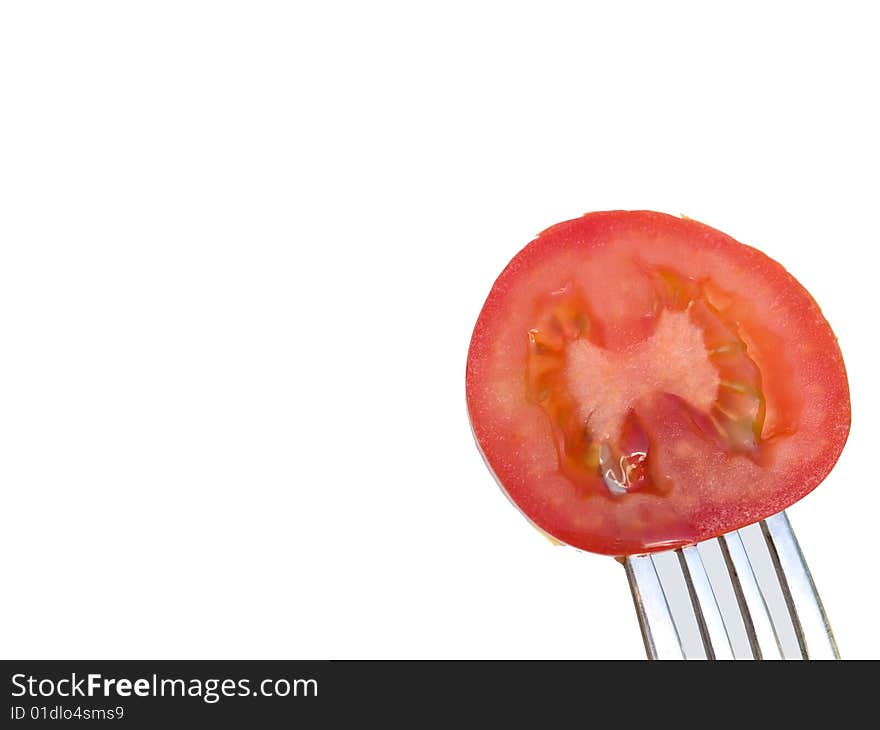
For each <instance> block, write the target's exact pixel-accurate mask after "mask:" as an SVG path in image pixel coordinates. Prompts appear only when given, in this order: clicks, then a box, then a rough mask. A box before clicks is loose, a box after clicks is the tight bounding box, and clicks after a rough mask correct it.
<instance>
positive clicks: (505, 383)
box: [467, 211, 850, 555]
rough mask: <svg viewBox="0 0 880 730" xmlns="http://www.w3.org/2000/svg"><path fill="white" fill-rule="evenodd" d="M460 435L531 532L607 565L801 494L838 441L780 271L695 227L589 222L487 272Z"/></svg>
mask: <svg viewBox="0 0 880 730" xmlns="http://www.w3.org/2000/svg"><path fill="white" fill-rule="evenodd" d="M467 397H468V409H469V413H470V417H471V423H472V425H473V428H474V433H475V435H476V438H477V441H478V443H479V445H480V447H481V449H482V451H483V454H484V456H485V457H486V460H487V462H488V464H489V466H490V468H491V469H492V470H493V472H494V473H495V475H496V476H497V478H498V480H499V481H500V483H501V485H502V486H503V487H504V489H505V490H506V491H507V493H508V494H509V495H510V497H511V498H512V499H513V501H514V502H515V503H516V504H517V505H518V506H519V507H520V509H521V510H522V511H523V512H524V513H525V515H526V516H527V517H528V518H529V519H530V520H532V522H534V523H535V524H536V525H537V526H538V527H540V528H541V529H542V530H544V531H545V532H547V533H549V534H550V535H552V536H554V537H555V538H557V539H559V540H561V541H562V542H565V543H569V544H571V545H575V546H576V547H580V548H583V549H586V550H591V551H595V552H600V553H609V554H616V555H623V554H632V553H638V552H648V551H652V550H659V549H665V548H668V547H674V546H679V545H684V544H689V543H693V542H696V541H698V540H702V539H706V538H708V537H713V536H716V535H718V534H722V533H724V532H727V531H729V530H732V529H736V528H738V527H741V526H743V525H745V524H749V523H751V522H754V521H756V520H758V519H762V518H763V517H766V516H769V515H770V514H773V513H775V512H777V511H779V510H781V509H784V508H785V507H786V506H788V505H789V504H791V503H793V502H794V501H796V500H797V499H799V498H800V497H801V496H803V495H804V494H806V493H807V492H809V491H810V490H811V489H813V488H814V487H815V486H816V485H817V484H818V483H819V482H820V481H821V480H822V479H823V478H824V477H825V476H826V475H827V473H828V471H829V470H830V469H831V467H832V466H833V464H834V462H835V461H836V459H837V457H838V455H839V453H840V451H841V449H842V447H843V444H844V442H845V440H846V436H847V433H848V430H849V419H850V413H849V394H848V387H847V382H846V373H845V370H844V367H843V360H842V357H841V355H840V350H839V348H838V346H837V343H836V340H835V338H834V335H833V333H832V332H831V329H830V327H829V325H828V324H827V322H826V321H825V320H824V318H823V317H822V315H821V312H820V311H819V309H818V306H817V305H816V304H815V302H814V301H813V300H812V298H811V297H810V295H809V294H808V293H807V292H806V291H805V290H804V289H803V287H801V286H800V284H798V283H797V281H796V280H795V279H794V278H793V277H791V275H790V274H788V273H787V272H786V271H785V270H784V269H783V268H782V267H781V266H780V265H779V264H777V263H776V262H774V261H772V260H771V259H769V258H767V257H766V256H765V255H763V254H761V253H760V252H758V251H756V250H755V249H752V248H750V247H747V246H744V245H742V244H739V243H737V242H736V241H734V240H733V239H731V238H730V237H728V236H726V235H724V234H722V233H720V232H718V231H715V230H713V229H711V228H709V227H707V226H704V225H702V224H700V223H697V222H696V221H692V220H688V219H679V218H674V217H672V216H667V215H663V214H660V213H651V212H625V211H617V212H609V213H594V214H588V215H587V216H584V217H583V218H580V219H577V220H575V221H569V222H566V223H563V224H560V225H558V226H554V227H553V228H551V229H549V230H548V231H545V232H544V233H543V234H541V235H540V236H539V237H538V238H537V239H535V240H534V241H533V242H532V243H530V244H529V245H528V246H527V247H526V248H525V249H524V250H523V251H521V252H520V253H519V254H518V255H517V256H516V257H515V258H514V259H513V260H512V261H511V263H510V264H509V265H508V267H507V268H506V269H505V270H504V272H503V273H502V274H501V276H500V277H499V278H498V280H497V281H496V283H495V286H494V287H493V289H492V291H491V293H490V295H489V298H488V299H487V301H486V304H485V305H484V307H483V311H482V312H481V314H480V317H479V319H478V321H477V325H476V327H475V330H474V335H473V338H472V341H471V348H470V352H469V356H468V368H467Z"/></svg>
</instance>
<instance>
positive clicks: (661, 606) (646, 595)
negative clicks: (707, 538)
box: [623, 555, 684, 659]
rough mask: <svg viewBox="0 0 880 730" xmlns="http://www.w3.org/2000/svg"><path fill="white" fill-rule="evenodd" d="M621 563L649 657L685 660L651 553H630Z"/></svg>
mask: <svg viewBox="0 0 880 730" xmlns="http://www.w3.org/2000/svg"><path fill="white" fill-rule="evenodd" d="M623 564H624V567H625V568H626V577H627V578H628V580H629V587H630V591H632V596H633V602H634V603H635V605H636V613H637V614H638V616H639V626H640V628H641V630H642V639H643V640H644V642H645V652H646V653H647V655H648V658H649V659H684V650H683V649H682V646H681V639H680V638H679V636H678V630H677V629H676V628H675V623H674V622H673V620H672V613H671V612H670V610H669V604H668V603H667V602H666V594H665V593H664V592H663V586H662V585H661V584H660V578H659V576H658V575H657V569H656V568H655V567H654V561H653V560H652V558H651V556H650V555H630V556H629V557H627V558H626V559H625V560H624V563H623Z"/></svg>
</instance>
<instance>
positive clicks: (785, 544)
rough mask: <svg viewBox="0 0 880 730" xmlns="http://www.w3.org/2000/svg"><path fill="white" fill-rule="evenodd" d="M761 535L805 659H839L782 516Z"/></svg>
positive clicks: (763, 528)
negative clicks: (765, 543) (768, 550)
mask: <svg viewBox="0 0 880 730" xmlns="http://www.w3.org/2000/svg"><path fill="white" fill-rule="evenodd" d="M761 531H762V532H763V533H764V539H765V540H766V541H767V547H768V548H769V549H770V557H771V558H772V560H773V566H774V568H776V575H777V576H778V578H779V585H780V587H781V588H782V593H783V595H784V596H785V602H786V604H787V605H788V612H789V614H790V615H791V620H792V623H793V624H794V630H795V634H796V635H797V640H798V644H799V645H800V649H801V654H802V655H803V657H804V659H840V654H839V653H838V651H837V644H836V643H835V641H834V635H833V634H832V633H831V626H830V625H829V623H828V617H827V616H826V615H825V609H824V608H823V607H822V601H821V600H820V599H819V594H818V593H817V592H816V584H815V583H813V577H812V576H811V575H810V570H809V568H807V564H806V562H805V561H804V556H803V553H802V552H801V549H800V546H799V545H798V542H797V539H796V538H795V536H794V532H793V531H792V529H791V523H790V522H789V521H788V517H787V516H786V514H785V512H780V513H779V514H776V515H773V516H772V517H768V518H767V519H766V520H764V521H763V522H762V523H761Z"/></svg>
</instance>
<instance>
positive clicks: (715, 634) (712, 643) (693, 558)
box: [675, 545, 734, 659]
mask: <svg viewBox="0 0 880 730" xmlns="http://www.w3.org/2000/svg"><path fill="white" fill-rule="evenodd" d="M675 552H676V554H677V555H678V561H679V563H680V564H681V572H682V574H683V575H684V579H685V582H686V583H687V589H688V594H690V599H691V605H692V606H693V608H694V614H695V615H696V618H697V626H698V627H699V629H700V637H701V638H702V640H703V648H704V649H705V650H706V658H707V659H733V658H734V656H733V647H732V646H731V645H730V637H729V636H728V635H727V629H726V628H725V626H724V619H723V618H722V616H721V610H720V609H719V608H718V601H717V600H716V598H715V592H714V591H713V590H712V585H711V584H710V583H709V575H708V574H707V573H706V568H705V566H704V565H703V559H702V558H701V557H700V553H699V551H698V550H697V546H696V545H689V546H688V547H683V548H681V549H680V550H676V551H675Z"/></svg>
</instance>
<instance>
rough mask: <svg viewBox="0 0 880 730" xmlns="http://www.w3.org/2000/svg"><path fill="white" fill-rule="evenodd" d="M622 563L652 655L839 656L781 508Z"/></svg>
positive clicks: (721, 656) (630, 558)
mask: <svg viewBox="0 0 880 730" xmlns="http://www.w3.org/2000/svg"><path fill="white" fill-rule="evenodd" d="M755 528H757V529H759V531H760V532H759V533H758V534H757V535H756V534H755ZM713 554H714V557H715V560H714V562H713V561H712V559H711V558H712V557H713ZM621 562H622V563H623V564H624V567H625V568H626V574H627V578H628V579H629V586H630V590H631V591H632V596H633V602H634V603H635V608H636V613H637V614H638V619H639V625H640V627H641V631H642V638H643V639H644V642H645V652H646V653H647V655H648V658H649V659H692V658H704V657H705V658H706V659H741V658H742V659H839V658H840V654H839V653H838V650H837V644H836V643H835V641H834V635H833V634H832V633H831V626H830V625H829V623H828V617H827V616H826V615H825V609H824V608H823V607H822V601H821V600H820V599H819V594H818V593H817V591H816V586H815V584H814V582H813V578H812V576H811V575H810V571H809V569H808V568H807V564H806V562H805V560H804V556H803V554H802V553H801V549H800V546H799V545H798V542H797V539H796V538H795V535H794V531H793V530H792V528H791V523H790V522H789V520H788V517H787V516H786V514H785V512H780V513H778V514H776V515H773V516H772V517H768V518H767V519H765V520H763V521H762V522H760V523H758V525H753V526H750V527H746V528H743V529H740V530H735V531H733V532H729V533H727V534H726V535H722V536H721V537H718V538H714V539H712V540H706V541H704V542H702V543H699V544H697V545H689V546H686V547H683V548H679V549H676V550H667V551H663V552H658V553H651V554H647V555H634V556H629V557H627V558H623V559H621ZM724 597H726V598H727V599H728V601H727V602H726V603H725V602H724V601H723V600H722V599H723V598H724ZM774 599H776V600H775V602H774ZM722 609H724V610H722ZM743 633H744V639H745V640H743V641H740V642H737V641H736V638H737V635H739V638H740V639H742V638H743ZM792 634H793V637H792ZM786 639H788V641H786Z"/></svg>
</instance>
